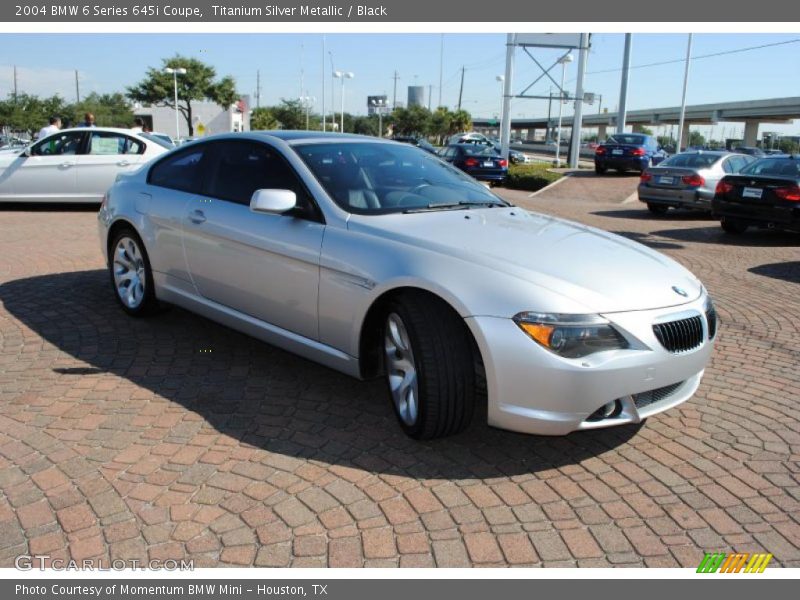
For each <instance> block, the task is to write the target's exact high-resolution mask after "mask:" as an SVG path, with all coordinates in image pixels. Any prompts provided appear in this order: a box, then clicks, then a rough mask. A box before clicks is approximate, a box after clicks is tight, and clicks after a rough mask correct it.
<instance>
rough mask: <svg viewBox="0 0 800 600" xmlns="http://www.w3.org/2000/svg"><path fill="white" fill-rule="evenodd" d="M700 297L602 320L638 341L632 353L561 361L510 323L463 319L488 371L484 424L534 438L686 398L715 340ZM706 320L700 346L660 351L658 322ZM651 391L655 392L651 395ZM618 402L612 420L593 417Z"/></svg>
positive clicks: (639, 414) (616, 421) (638, 414)
mask: <svg viewBox="0 0 800 600" xmlns="http://www.w3.org/2000/svg"><path fill="white" fill-rule="evenodd" d="M704 302H705V296H703V297H702V298H698V299H697V300H695V301H692V302H690V303H687V304H684V305H682V306H679V307H671V308H666V309H658V310H650V311H633V312H628V313H614V314H607V315H604V316H605V317H606V318H607V319H608V320H609V321H611V322H612V323H614V324H615V325H616V326H617V327H618V328H619V329H620V330H622V331H623V332H624V334H625V336H626V337H628V338H629V339H630V338H634V339H635V340H637V343H636V344H635V349H626V350H614V351H609V352H602V353H597V354H593V355H590V356H587V357H584V358H581V359H565V358H562V357H560V356H557V355H555V354H553V353H552V352H550V351H548V350H545V349H544V348H542V347H541V346H539V345H538V344H537V343H536V342H534V341H533V340H532V339H530V338H529V337H528V336H527V335H526V334H525V333H523V332H522V331H521V330H520V328H519V327H518V326H517V325H516V324H515V323H514V322H513V321H512V320H511V319H506V318H500V317H469V318H467V319H466V322H467V324H468V326H469V327H470V329H471V331H472V333H473V335H474V336H475V339H476V341H477V343H478V347H479V348H480V351H481V356H482V358H483V361H484V366H485V369H486V381H487V387H488V397H489V405H488V422H489V425H492V426H494V427H499V428H501V429H508V430H511V431H519V432H522V433H531V434H539V435H565V434H567V433H570V432H572V431H578V430H585V429H596V428H601V427H611V426H615V425H622V424H625V423H638V422H641V421H642V420H643V419H645V418H646V417H649V416H651V415H654V414H657V413H659V412H662V411H664V410H667V409H669V408H671V407H673V406H676V405H678V404H680V403H682V402H684V401H686V400H688V399H689V398H690V397H691V396H692V395H693V394H694V393H695V391H696V390H697V388H698V386H699V385H700V380H701V378H702V375H703V371H704V369H705V366H706V364H707V362H708V360H709V358H710V356H711V352H712V349H713V345H714V341H713V340H709V339H708V323H707V322H706V319H705V316H704ZM688 314H691V315H696V314H700V315H702V316H703V319H702V320H703V327H704V331H703V342H702V343H701V344H700V346H699V347H697V348H695V349H693V350H690V351H688V352H682V353H677V354H673V353H671V352H669V351H668V350H666V349H665V348H664V347H662V346H661V344H660V343H659V341H658V340H657V338H656V337H655V333H654V332H653V328H652V325H653V323H654V321H655V320H656V319H659V320H661V319H665V318H669V317H670V316H671V315H675V318H676V319H677V318H683V317H685V316H686V315H688ZM649 392H653V393H652V394H651V393H649ZM615 401H619V404H618V405H617V406H618V407H619V410H618V411H617V412H616V413H615V415H614V416H612V417H608V418H601V419H596V413H597V411H598V410H599V409H601V408H602V407H603V406H605V405H608V404H609V403H614V402H615Z"/></svg>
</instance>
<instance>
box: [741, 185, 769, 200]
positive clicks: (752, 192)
mask: <svg viewBox="0 0 800 600" xmlns="http://www.w3.org/2000/svg"><path fill="white" fill-rule="evenodd" d="M763 194H764V190H762V189H761V188H751V187H746V188H744V189H743V190H742V198H755V199H760V198H761V196H762V195H763Z"/></svg>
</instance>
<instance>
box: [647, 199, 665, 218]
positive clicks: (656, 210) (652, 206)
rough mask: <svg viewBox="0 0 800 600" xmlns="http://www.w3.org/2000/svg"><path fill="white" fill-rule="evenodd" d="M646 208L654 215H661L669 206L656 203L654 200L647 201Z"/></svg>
mask: <svg viewBox="0 0 800 600" xmlns="http://www.w3.org/2000/svg"><path fill="white" fill-rule="evenodd" d="M647 210H649V211H650V212H651V213H653V214H656V215H663V214H664V213H666V212H667V211H668V210H669V207H668V206H664V205H663V204H656V203H654V202H648V203H647Z"/></svg>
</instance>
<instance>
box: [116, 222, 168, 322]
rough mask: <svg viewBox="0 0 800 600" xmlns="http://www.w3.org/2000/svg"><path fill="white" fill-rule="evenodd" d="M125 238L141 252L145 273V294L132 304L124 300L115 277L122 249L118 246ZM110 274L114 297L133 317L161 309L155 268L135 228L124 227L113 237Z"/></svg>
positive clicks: (146, 314) (142, 266)
mask: <svg viewBox="0 0 800 600" xmlns="http://www.w3.org/2000/svg"><path fill="white" fill-rule="evenodd" d="M125 238H127V239H129V240H132V241H133V242H134V243H135V244H136V246H137V248H138V249H139V251H140V252H141V257H140V258H141V269H142V274H143V275H144V294H143V298H142V299H141V301H140V302H139V303H138V304H136V305H135V306H132V305H130V304H128V303H126V302H124V301H123V299H122V297H121V296H120V292H119V291H118V288H117V283H116V281H115V278H114V269H115V264H116V261H117V258H116V256H117V253H118V252H119V251H120V249H119V248H118V247H119V245H120V242H122V241H123V240H124V239H125ZM108 275H109V278H110V280H111V288H112V290H113V292H114V297H115V298H116V299H117V302H118V303H119V305H120V306H121V307H122V310H124V311H125V312H126V313H128V314H129V315H130V316H132V317H145V316H148V315H152V314H153V313H155V312H157V311H158V309H159V304H158V300H157V299H156V294H155V285H154V284H153V270H152V269H151V268H150V258H149V257H148V256H147V250H146V249H145V247H144V243H143V242H142V238H140V237H139V234H138V233H136V231H134V230H133V228H132V227H124V228H121V229H119V230H117V231H116V233H115V234H114V237H113V238H112V239H111V244H110V245H109V247H108Z"/></svg>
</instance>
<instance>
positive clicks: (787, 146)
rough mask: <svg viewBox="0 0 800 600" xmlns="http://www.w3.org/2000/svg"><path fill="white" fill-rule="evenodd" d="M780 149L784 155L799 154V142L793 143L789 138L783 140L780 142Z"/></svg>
mask: <svg viewBox="0 0 800 600" xmlns="http://www.w3.org/2000/svg"><path fill="white" fill-rule="evenodd" d="M778 149H779V150H780V151H781V152H783V153H784V154H797V152H798V149H800V146H798V144H797V142H793V141H792V140H790V139H787V138H782V139H780V140H778Z"/></svg>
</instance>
